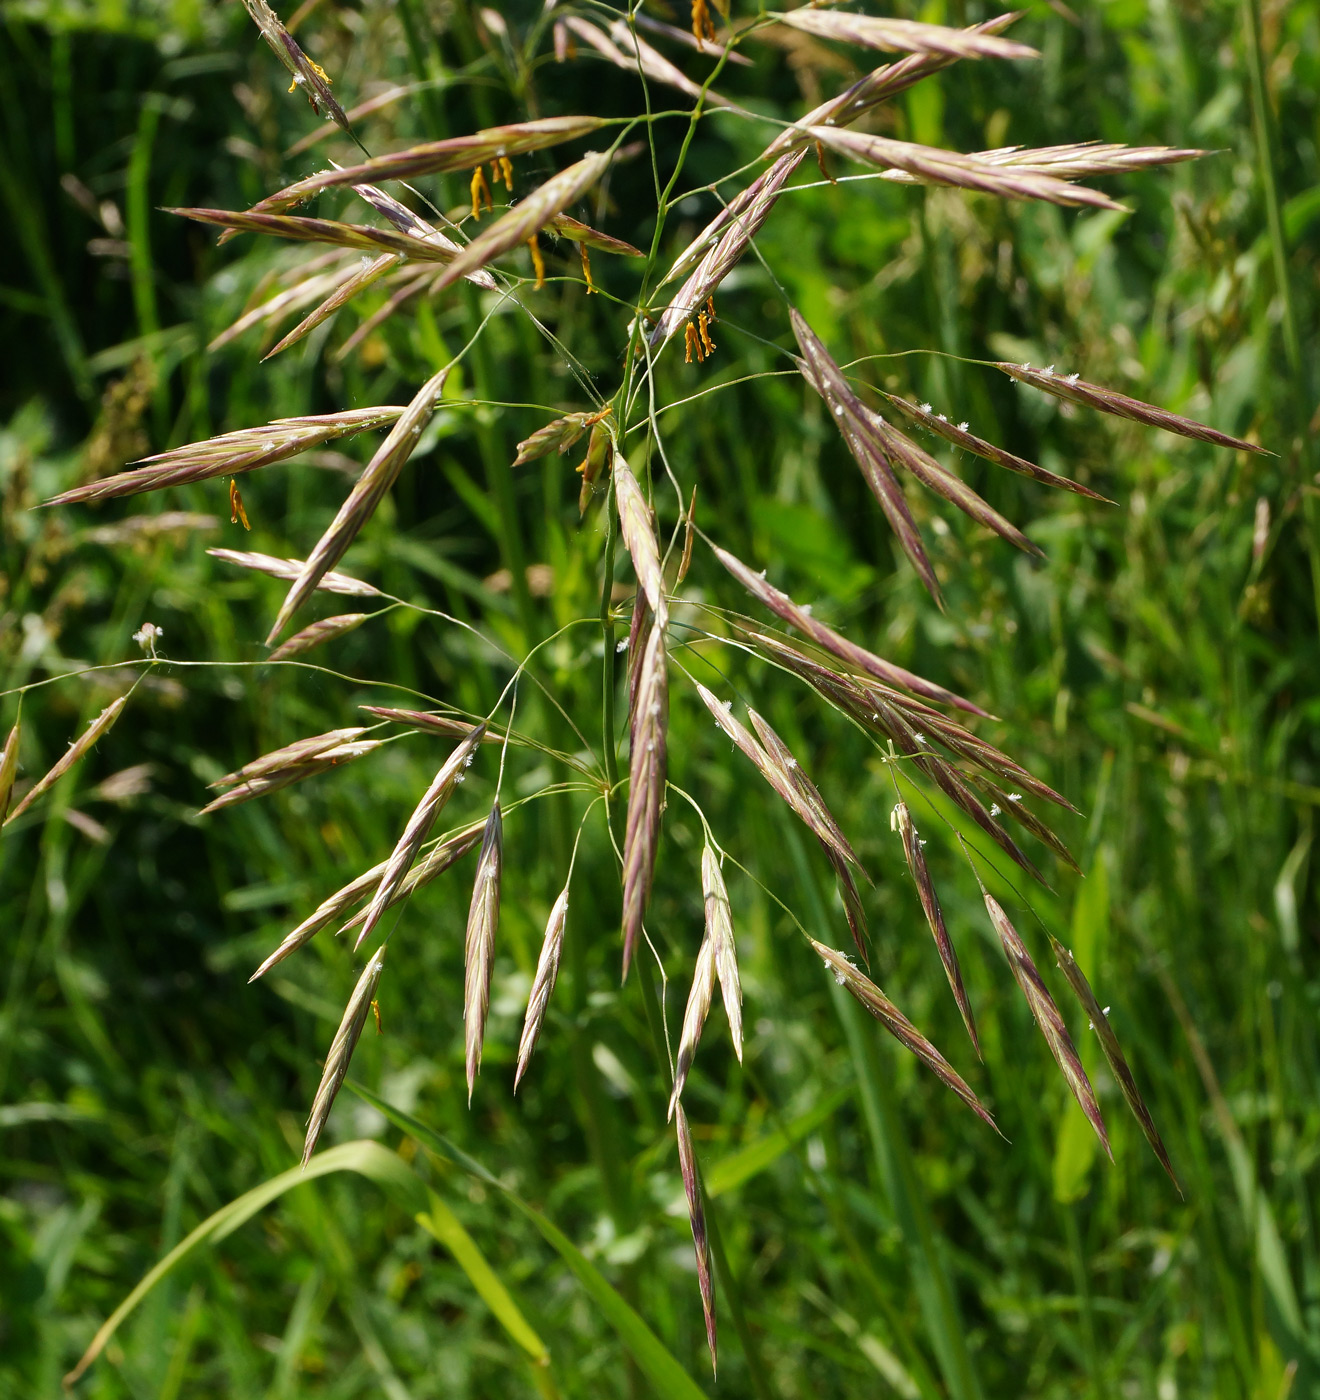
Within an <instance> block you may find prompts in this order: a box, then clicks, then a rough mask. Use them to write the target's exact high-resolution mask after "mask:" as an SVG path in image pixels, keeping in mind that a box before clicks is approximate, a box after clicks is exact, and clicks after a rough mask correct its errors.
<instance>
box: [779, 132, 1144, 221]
mask: <svg viewBox="0 0 1320 1400" xmlns="http://www.w3.org/2000/svg"><path fill="white" fill-rule="evenodd" d="M806 136H807V137H808V139H809V140H812V141H819V142H820V143H821V145H823V146H825V147H826V148H827V149H828V150H832V151H837V152H838V153H839V154H840V155H844V156H848V157H849V158H850V159H852V160H856V161H860V162H861V163H862V164H863V165H869V166H871V167H872V168H873V169H877V170H881V171H885V172H887V171H890V170H897V171H901V172H903V173H904V174H905V175H907V176H909V177H911V179H912V180H914V181H915V182H916V183H918V184H925V185H950V186H953V187H955V188H958V189H965V190H975V191H978V192H980V193H982V194H992V195H997V196H999V198H1001V199H1039V200H1043V201H1044V202H1045V203H1047V204H1059V205H1063V206H1064V207H1065V208H1073V207H1077V208H1091V209H1114V210H1123V209H1124V206H1123V205H1122V204H1118V203H1115V201H1114V200H1112V199H1110V198H1109V196H1108V195H1107V194H1101V193H1100V191H1099V190H1092V189H1088V188H1087V187H1086V186H1085V185H1074V184H1071V183H1070V182H1069V181H1067V180H1061V179H1059V178H1058V176H1056V175H1047V174H1043V173H1040V172H1037V171H1033V170H1029V169H1028V170H1015V169H1014V168H1013V167H1012V166H1006V165H1001V164H996V163H995V162H993V161H988V160H983V159H981V158H980V157H979V156H971V155H962V154H961V153H959V152H957V151H946V150H943V149H941V148H940V147H936V146H920V145H917V144H916V143H915V142H912V141H895V140H894V139H893V138H892V137H889V136H876V135H869V134H863V133H861V132H857V131H843V130H840V129H839V128H838V127H834V126H812V127H807V128H806Z"/></svg>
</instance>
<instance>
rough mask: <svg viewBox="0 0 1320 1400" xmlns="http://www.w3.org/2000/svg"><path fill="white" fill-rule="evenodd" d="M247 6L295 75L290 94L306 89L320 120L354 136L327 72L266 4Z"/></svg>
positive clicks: (249, 1)
mask: <svg viewBox="0 0 1320 1400" xmlns="http://www.w3.org/2000/svg"><path fill="white" fill-rule="evenodd" d="M243 3H244V4H245V5H246V6H247V12H248V14H250V15H251V16H252V18H253V20H254V21H255V23H256V26H257V28H258V29H259V30H260V31H261V37H262V38H263V39H264V40H265V41H266V42H267V43H268V44H269V45H270V47H271V48H272V50H274V53H275V56H276V57H277V58H278V59H279V61H280V62H281V63H282V64H283V65H284V66H285V68H287V69H288V70H289V72H290V73H291V74H292V76H293V87H291V88H290V89H289V91H290V92H292V91H293V88H294V87H300V88H302V89H303V91H304V92H305V93H306V94H307V100H308V102H310V103H311V106H312V110H313V111H314V112H315V113H316V115H317V116H318V117H323V118H326V117H328V118H329V119H330V120H331V121H333V122H334V124H335V125H336V126H337V127H339V129H340V130H341V131H342V132H344V134H345V135H347V136H351V135H352V134H353V133H352V130H351V129H350V127H349V125H348V117H347V116H346V115H345V113H344V109H343V108H342V107H341V106H340V105H339V103H338V102H337V101H336V100H335V96H334V93H332V92H331V91H330V79H329V78H327V77H326V74H325V69H323V68H322V67H321V66H320V64H319V63H315V62H313V61H312V59H310V58H308V57H307V55H306V54H305V53H304V52H303V51H302V48H301V47H300V46H299V44H298V41H297V40H296V39H295V38H294V37H293V35H292V34H290V33H289V31H288V30H287V29H286V28H285V27H284V25H283V24H282V23H281V22H280V17H279V16H278V15H277V14H276V13H275V11H274V10H272V9H271V7H270V6H269V5H268V4H267V3H266V0H243Z"/></svg>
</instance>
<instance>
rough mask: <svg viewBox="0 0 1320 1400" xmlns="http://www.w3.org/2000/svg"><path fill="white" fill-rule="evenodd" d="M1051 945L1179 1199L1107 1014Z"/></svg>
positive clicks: (1069, 960) (1067, 956)
mask: <svg viewBox="0 0 1320 1400" xmlns="http://www.w3.org/2000/svg"><path fill="white" fill-rule="evenodd" d="M1050 943H1051V945H1052V946H1053V948H1054V955H1055V957H1056V958H1057V959H1058V962H1059V968H1060V969H1061V971H1062V972H1063V975H1064V977H1066V978H1067V980H1068V985H1069V986H1070V987H1071V988H1072V989H1073V992H1074V994H1075V995H1076V997H1077V1000H1078V1001H1080V1002H1081V1004H1082V1010H1083V1011H1085V1012H1086V1016H1087V1020H1088V1021H1090V1023H1091V1029H1092V1030H1093V1031H1095V1033H1096V1035H1097V1036H1098V1037H1099V1038H1100V1049H1101V1050H1102V1051H1103V1052H1104V1056H1105V1059H1106V1060H1107V1061H1108V1062H1109V1068H1110V1070H1111V1072H1112V1073H1113V1076H1114V1080H1115V1082H1116V1083H1117V1084H1118V1087H1119V1090H1120V1091H1121V1093H1122V1095H1123V1098H1124V1100H1125V1101H1126V1102H1127V1106H1128V1107H1129V1108H1130V1109H1131V1110H1132V1116H1133V1117H1134V1118H1135V1119H1136V1120H1137V1123H1138V1125H1139V1126H1140V1128H1141V1131H1142V1134H1143V1135H1144V1137H1145V1139H1146V1141H1147V1142H1148V1143H1149V1144H1150V1147H1151V1151H1152V1152H1154V1153H1155V1155H1156V1157H1158V1158H1159V1162H1160V1166H1162V1167H1163V1168H1164V1170H1165V1171H1166V1172H1167V1173H1168V1175H1169V1180H1170V1181H1172V1182H1173V1184H1174V1186H1175V1187H1176V1188H1177V1191H1178V1194H1179V1195H1180V1196H1181V1195H1182V1193H1183V1190H1182V1186H1181V1185H1180V1184H1179V1182H1178V1178H1177V1176H1176V1175H1175V1174H1174V1170H1173V1164H1172V1163H1171V1162H1170V1161H1169V1154H1168V1152H1166V1151H1165V1148H1164V1142H1163V1139H1161V1137H1160V1134H1159V1129H1158V1128H1156V1126H1155V1120H1154V1119H1153V1118H1152V1117H1151V1115H1150V1110H1149V1109H1148V1108H1147V1107H1146V1103H1145V1100H1144V1099H1143V1098H1142V1097H1141V1091H1140V1090H1139V1089H1138V1088H1137V1081H1136V1080H1135V1079H1134V1078H1133V1077H1132V1070H1131V1068H1130V1067H1129V1065H1128V1062H1127V1057H1126V1056H1125V1055H1124V1054H1123V1047H1122V1046H1121V1045H1120V1044H1119V1043H1118V1037H1117V1036H1116V1035H1115V1034H1114V1030H1113V1027H1112V1026H1111V1025H1110V1024H1109V1016H1108V1014H1107V1013H1106V1011H1105V1009H1104V1008H1102V1007H1101V1005H1100V1003H1099V1002H1098V1001H1097V1000H1096V998H1095V993H1094V992H1093V991H1092V990H1091V984H1090V983H1089V982H1088V981H1087V980H1086V974H1085V973H1084V972H1083V971H1082V969H1081V968H1080V967H1078V966H1077V963H1076V961H1075V959H1074V958H1073V955H1072V953H1071V952H1069V950H1068V949H1067V948H1065V947H1064V946H1063V944H1062V943H1060V942H1059V941H1058V939H1056V938H1051V939H1050Z"/></svg>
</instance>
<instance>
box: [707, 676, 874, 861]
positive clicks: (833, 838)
mask: <svg viewBox="0 0 1320 1400" xmlns="http://www.w3.org/2000/svg"><path fill="white" fill-rule="evenodd" d="M694 684H695V685H696V688H697V694H698V695H699V696H700V697H701V700H702V703H703V704H704V705H705V706H706V708H707V709H708V710H709V711H710V713H711V718H712V719H714V721H715V723H716V725H717V726H718V727H719V728H720V729H722V730H723V731H724V733H725V734H727V735H728V736H729V738H730V739H732V740H733V742H734V743H735V744H736V745H737V746H738V748H740V749H741V750H742V752H743V753H744V754H746V755H747V757H748V758H750V759H751V760H752V762H753V763H754V764H755V765H756V767H757V769H758V771H759V772H760V774H761V776H762V777H763V778H764V779H765V780H766V782H767V783H769V784H770V786H771V787H772V788H774V790H775V791H776V792H777V793H778V794H779V796H780V797H782V798H783V799H784V801H785V802H787V803H788V805H789V806H790V807H791V808H792V809H793V811H794V812H795V813H796V814H797V815H798V817H800V818H801V820H802V821H804V822H805V823H806V824H807V826H808V827H809V828H810V829H811V832H812V834H813V835H814V836H815V837H816V838H817V839H818V840H819V841H820V843H821V845H823V846H825V847H826V848H828V849H829V850H832V851H834V852H836V853H837V854H838V855H839V856H840V858H841V859H843V860H846V861H848V862H849V863H850V864H852V865H856V866H857V867H858V869H860V868H861V865H860V862H859V861H858V859H857V856H856V854H855V853H854V851H853V848H852V847H851V846H850V845H849V844H848V839H847V837H845V836H844V834H843V832H842V831H840V830H839V828H838V825H837V824H836V822H835V820H834V818H833V817H832V816H831V815H830V813H829V811H828V810H827V809H826V807H825V804H824V803H823V802H821V803H819V805H818V806H813V805H812V804H810V803H808V802H807V801H805V800H804V798H803V795H802V792H801V791H800V790H799V788H798V786H797V784H796V783H795V782H794V780H793V777H792V774H791V772H790V771H789V770H788V769H787V768H786V767H784V766H783V765H782V764H780V763H778V762H776V761H775V760H774V759H773V758H772V757H771V756H770V755H769V754H768V753H767V752H766V751H765V749H763V748H762V747H761V745H760V744H759V743H757V741H756V740H755V739H754V738H753V737H752V735H751V734H749V733H748V732H747V730H746V729H745V728H744V727H743V726H742V725H741V724H740V723H739V722H738V721H737V720H736V719H734V717H733V707H732V706H731V705H729V704H726V703H725V702H723V701H721V700H719V699H717V698H716V697H715V696H714V695H713V694H711V692H710V691H709V690H707V689H706V687H705V686H704V685H702V684H701V682H700V681H696V682H694ZM790 757H791V755H790ZM813 791H815V789H814V788H813ZM816 795H817V797H818V798H819V796H820V794H819V793H817V794H816Z"/></svg>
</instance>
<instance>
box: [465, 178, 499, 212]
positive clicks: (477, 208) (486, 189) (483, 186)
mask: <svg viewBox="0 0 1320 1400" xmlns="http://www.w3.org/2000/svg"><path fill="white" fill-rule="evenodd" d="M471 188H472V217H473V218H474V219H479V218H481V201H482V200H483V199H484V200H485V201H486V208H487V209H494V208H495V201H494V200H493V199H492V198H491V197H490V186H489V185H488V184H487V183H486V172H485V171H484V170H483V169H482V168H481V166H477V168H476V169H475V170H474V171H473V172H472V187H471Z"/></svg>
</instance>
